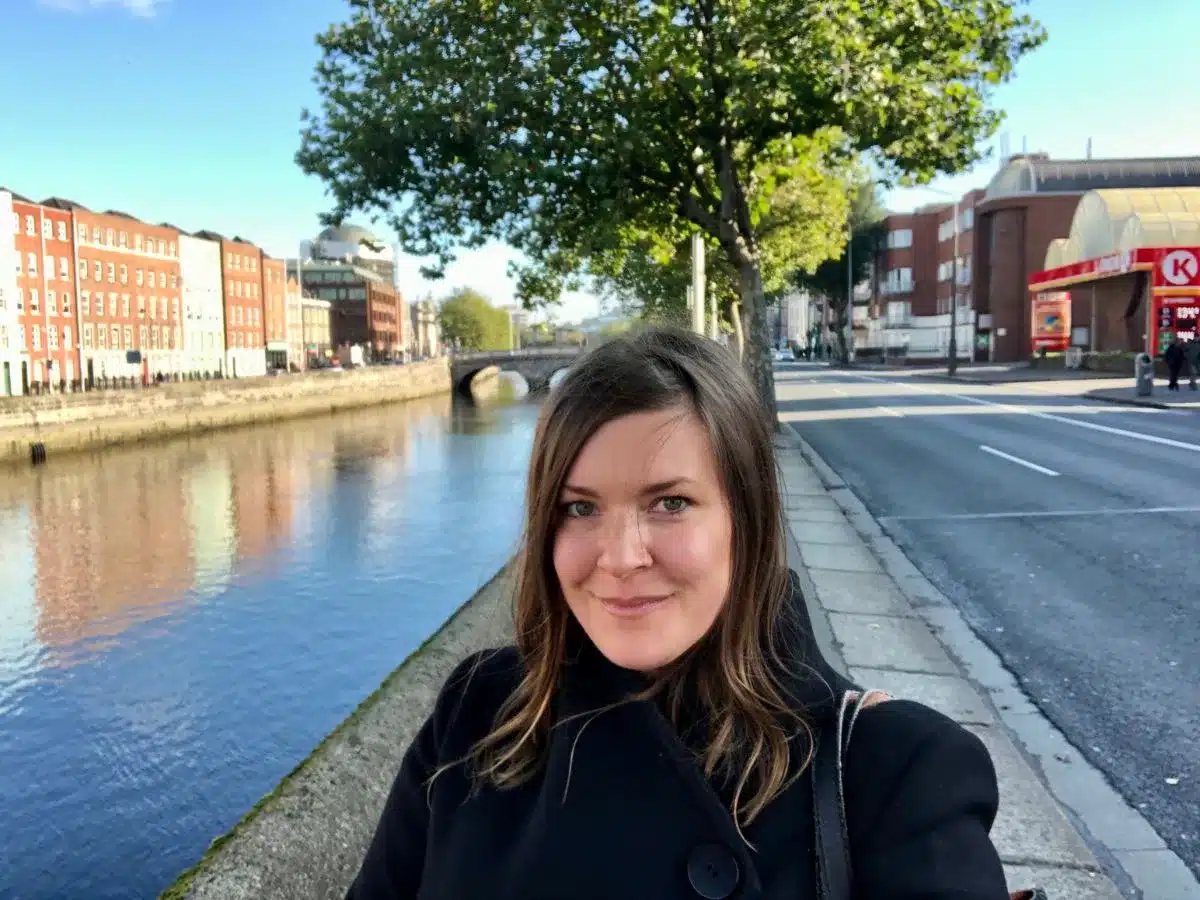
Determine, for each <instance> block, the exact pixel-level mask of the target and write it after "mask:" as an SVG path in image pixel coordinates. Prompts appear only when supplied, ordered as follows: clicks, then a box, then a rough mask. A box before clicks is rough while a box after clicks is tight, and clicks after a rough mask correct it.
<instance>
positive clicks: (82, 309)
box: [79, 291, 92, 316]
mask: <svg viewBox="0 0 1200 900" xmlns="http://www.w3.org/2000/svg"><path fill="white" fill-rule="evenodd" d="M79 314H80V315H82V316H90V315H91V314H92V295H91V294H89V293H88V292H87V291H80V292H79Z"/></svg>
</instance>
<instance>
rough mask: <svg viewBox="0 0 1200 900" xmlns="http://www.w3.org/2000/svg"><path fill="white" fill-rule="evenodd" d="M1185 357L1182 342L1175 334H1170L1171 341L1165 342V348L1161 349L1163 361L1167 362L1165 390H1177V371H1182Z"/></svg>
mask: <svg viewBox="0 0 1200 900" xmlns="http://www.w3.org/2000/svg"><path fill="white" fill-rule="evenodd" d="M1186 360H1187V358H1186V356H1185V355H1184V351H1183V344H1182V343H1181V342H1180V340H1179V338H1178V337H1176V336H1175V335H1171V342H1170V343H1169V344H1167V349H1166V350H1164V351H1163V362H1165V363H1166V364H1167V377H1168V379H1169V380H1168V381H1167V390H1168V391H1177V390H1179V373H1180V372H1182V371H1183V364H1184V363H1185V362H1186Z"/></svg>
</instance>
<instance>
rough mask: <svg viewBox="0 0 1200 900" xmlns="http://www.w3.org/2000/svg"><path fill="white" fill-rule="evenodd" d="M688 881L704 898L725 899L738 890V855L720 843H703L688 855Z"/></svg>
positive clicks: (711, 899)
mask: <svg viewBox="0 0 1200 900" xmlns="http://www.w3.org/2000/svg"><path fill="white" fill-rule="evenodd" d="M687 871H688V881H690V882H691V884H692V890H694V891H695V892H696V893H697V894H699V895H700V896H701V897H703V898H704V900H725V898H726V897H730V896H732V895H733V892H734V891H735V890H737V886H738V879H739V877H740V876H741V870H740V869H739V868H738V861H737V857H735V856H734V855H733V854H732V853H730V852H729V850H727V849H726V848H725V847H722V846H721V845H720V844H701V845H700V846H699V847H697V848H696V849H694V850H693V851H692V853H691V855H690V856H689V857H688V865H687Z"/></svg>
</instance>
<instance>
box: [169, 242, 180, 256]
mask: <svg viewBox="0 0 1200 900" xmlns="http://www.w3.org/2000/svg"><path fill="white" fill-rule="evenodd" d="M167 249H168V251H169V253H170V255H171V256H172V257H174V256H175V255H176V254H177V252H178V251H177V250H176V248H175V242H174V241H171V245H170V246H169V247H168V248H167Z"/></svg>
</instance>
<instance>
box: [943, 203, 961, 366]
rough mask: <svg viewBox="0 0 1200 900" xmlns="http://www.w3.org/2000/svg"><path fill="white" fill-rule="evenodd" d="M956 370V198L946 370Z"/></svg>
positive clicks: (956, 205)
mask: <svg viewBox="0 0 1200 900" xmlns="http://www.w3.org/2000/svg"><path fill="white" fill-rule="evenodd" d="M956 371H958V200H957V199H955V201H954V260H953V262H952V263H951V264H950V361H949V362H948V363H947V364H946V372H947V374H949V375H953V374H954V373H955V372H956Z"/></svg>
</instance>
